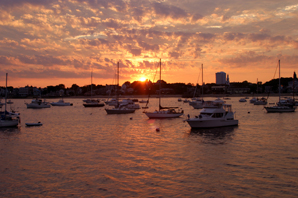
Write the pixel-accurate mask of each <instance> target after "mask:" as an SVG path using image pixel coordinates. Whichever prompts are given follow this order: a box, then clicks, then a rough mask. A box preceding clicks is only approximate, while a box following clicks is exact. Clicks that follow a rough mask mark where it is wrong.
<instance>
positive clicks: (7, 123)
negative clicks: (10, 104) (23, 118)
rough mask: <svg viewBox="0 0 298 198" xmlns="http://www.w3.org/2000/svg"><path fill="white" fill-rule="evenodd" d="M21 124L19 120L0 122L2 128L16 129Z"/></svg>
mask: <svg viewBox="0 0 298 198" xmlns="http://www.w3.org/2000/svg"><path fill="white" fill-rule="evenodd" d="M18 124H19V120H0V128H1V127H16V126H18Z"/></svg>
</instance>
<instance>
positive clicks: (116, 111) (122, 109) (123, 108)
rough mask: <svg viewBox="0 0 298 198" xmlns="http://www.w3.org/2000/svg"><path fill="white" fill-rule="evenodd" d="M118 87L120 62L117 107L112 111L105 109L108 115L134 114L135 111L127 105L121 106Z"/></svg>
mask: <svg viewBox="0 0 298 198" xmlns="http://www.w3.org/2000/svg"><path fill="white" fill-rule="evenodd" d="M118 87H119V62H118V64H117V88H116V103H117V104H116V106H115V107H114V108H112V109H107V108H106V109H105V110H106V112H107V114H128V113H134V112H135V109H131V108H128V107H127V104H120V103H119V101H118V100H119V93H118Z"/></svg>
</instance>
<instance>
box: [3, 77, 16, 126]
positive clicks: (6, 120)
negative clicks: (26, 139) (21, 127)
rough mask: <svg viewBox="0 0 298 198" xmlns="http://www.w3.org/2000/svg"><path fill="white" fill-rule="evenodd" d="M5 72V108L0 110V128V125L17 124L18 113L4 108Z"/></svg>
mask: <svg viewBox="0 0 298 198" xmlns="http://www.w3.org/2000/svg"><path fill="white" fill-rule="evenodd" d="M7 75H8V74H7V73H6V89H5V104H4V105H5V110H4V112H1V117H0V128H1V127H16V126H18V124H19V120H20V117H19V114H17V113H12V112H8V111H7V109H6V106H7V101H6V100H7Z"/></svg>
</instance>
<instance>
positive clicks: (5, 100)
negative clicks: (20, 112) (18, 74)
mask: <svg viewBox="0 0 298 198" xmlns="http://www.w3.org/2000/svg"><path fill="white" fill-rule="evenodd" d="M6 100H7V73H6V85H5V111H4V116H5V117H6Z"/></svg>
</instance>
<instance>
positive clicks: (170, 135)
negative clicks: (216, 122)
mask: <svg viewBox="0 0 298 198" xmlns="http://www.w3.org/2000/svg"><path fill="white" fill-rule="evenodd" d="M207 99H208V98H207ZM207 99H206V100H207ZM209 99H211V98H209ZM65 100H67V101H68V102H72V103H73V104H74V106H72V107H51V108H50V109H26V105H25V104H24V100H13V101H14V105H13V108H15V110H17V111H19V112H20V113H21V121H22V122H21V126H20V127H19V128H8V129H0V162H1V163H0V197H71V196H73V197H298V180H297V175H298V166H297V164H298V153H297V151H298V132H297V129H298V112H294V113H277V114H275V113H273V114H267V113H266V112H265V111H264V109H263V106H254V105H252V104H249V103H239V102H238V100H239V98H237V97H235V98H231V100H227V103H231V104H232V105H233V110H234V111H236V118H237V119H238V120H239V126H236V127H224V128H216V129H201V130H191V129H190V127H189V126H188V124H187V123H186V122H183V120H184V119H186V115H187V114H190V116H191V117H193V116H195V115H198V114H199V111H200V110H195V109H193V108H192V107H190V106H189V105H188V104H185V103H181V102H180V103H179V102H177V98H165V99H163V100H162V102H163V105H165V106H166V105H169V106H173V105H175V106H177V105H178V106H179V107H182V108H183V109H184V112H185V114H186V115H184V117H182V118H178V119H163V120H155V119H152V120H151V119H148V118H147V117H146V115H145V114H143V113H142V111H143V110H142V109H140V110H136V112H135V113H134V114H127V115H107V114H106V112H105V111H104V108H84V107H83V105H82V100H81V99H65ZM27 101H28V102H29V100H27ZM52 101H55V100H54V99H52ZM276 101H277V98H276V97H271V98H270V100H269V102H276ZM157 102H158V100H157V98H153V99H151V100H150V104H149V106H150V109H151V110H154V109H155V108H156V107H157ZM141 106H142V104H141ZM38 121H40V122H42V123H43V126H41V127H26V126H25V123H26V122H38ZM156 128H160V131H159V132H157V131H156Z"/></svg>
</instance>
